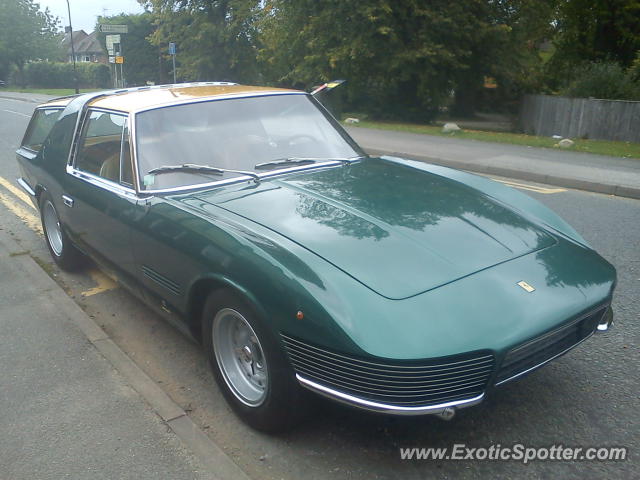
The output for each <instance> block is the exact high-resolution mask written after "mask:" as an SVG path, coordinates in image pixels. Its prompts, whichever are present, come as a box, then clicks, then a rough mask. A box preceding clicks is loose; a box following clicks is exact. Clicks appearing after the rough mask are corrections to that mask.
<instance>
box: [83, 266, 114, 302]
mask: <svg viewBox="0 0 640 480" xmlns="http://www.w3.org/2000/svg"><path fill="white" fill-rule="evenodd" d="M88 273H89V276H90V277H91V279H92V280H93V281H94V282H96V286H95V287H93V288H90V289H89V290H85V291H84V292H82V296H83V297H90V296H92V295H97V294H98V293H102V292H108V291H109V290H115V289H116V288H118V284H117V283H116V282H115V281H114V280H112V279H111V278H110V277H109V276H107V275H106V274H104V273H103V272H102V271H100V270H98V269H95V268H93V269H91V270H89V272H88Z"/></svg>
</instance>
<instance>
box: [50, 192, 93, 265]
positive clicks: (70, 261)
mask: <svg viewBox="0 0 640 480" xmlns="http://www.w3.org/2000/svg"><path fill="white" fill-rule="evenodd" d="M39 205H40V221H41V222H42V231H43V233H44V239H45V242H46V243H47V248H48V249H49V253H50V254H51V256H52V257H53V260H54V261H55V262H56V264H57V265H58V266H59V267H60V268H61V269H62V270H67V271H76V270H78V269H80V268H81V267H82V266H83V265H84V261H85V257H84V255H83V254H82V253H81V252H80V250H78V249H77V248H76V246H75V245H74V244H73V243H72V242H71V240H70V239H69V237H68V236H67V234H66V232H65V229H64V226H63V225H62V223H61V222H60V217H59V216H58V211H57V209H56V207H55V205H54V203H53V200H52V199H51V195H49V194H48V193H47V192H42V194H41V195H40V199H39ZM46 215H55V218H56V219H57V228H58V229H59V237H58V242H56V240H52V238H53V237H54V236H55V235H56V232H52V231H47V224H48V222H47V221H45V216H46ZM49 225H50V223H49ZM54 243H58V244H57V245H55V246H54Z"/></svg>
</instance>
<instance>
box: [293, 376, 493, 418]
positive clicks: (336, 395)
mask: <svg viewBox="0 0 640 480" xmlns="http://www.w3.org/2000/svg"><path fill="white" fill-rule="evenodd" d="M296 379H297V380H298V382H299V383H300V385H302V386H303V387H305V388H307V389H309V390H312V391H314V392H316V393H319V394H320V395H324V396H326V397H329V398H331V399H333V400H336V401H339V402H341V403H345V404H347V405H351V406H352V407H357V408H362V409H365V410H370V411H373V412H379V413H388V414H393V415H432V414H438V413H442V412H443V411H444V410H446V409H447V408H452V407H457V408H465V407H470V406H472V405H477V404H478V403H480V402H481V401H482V399H483V398H484V393H481V394H480V395H478V396H477V397H473V398H467V399H464V400H455V401H451V402H446V403H439V404H437V405H428V406H424V407H401V406H398V405H389V404H385V403H378V402H372V401H370V400H365V399H363V398H359V397H355V396H353V395H349V394H347V393H343V392H340V391H338V390H334V389H332V388H328V387H325V386H324V385H320V384H318V383H316V382H314V381H312V380H309V379H308V378H305V377H303V376H302V375H300V374H298V373H296Z"/></svg>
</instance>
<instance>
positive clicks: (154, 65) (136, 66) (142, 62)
mask: <svg viewBox="0 0 640 480" xmlns="http://www.w3.org/2000/svg"><path fill="white" fill-rule="evenodd" d="M100 23H104V24H112V25H127V26H128V27H129V33H126V34H122V35H120V39H121V42H122V45H121V46H122V52H123V54H124V57H125V64H124V72H125V78H126V81H127V85H129V86H131V85H145V84H146V82H154V83H166V82H167V74H166V72H167V71H168V62H167V60H166V58H165V57H164V55H163V51H162V48H159V47H158V46H156V45H153V44H152V43H151V41H150V38H151V36H152V35H153V33H154V32H155V29H156V27H155V25H154V18H153V16H152V14H151V13H141V14H135V15H129V14H124V13H122V14H120V15H114V16H110V17H98V24H100ZM105 37H106V34H103V33H100V34H99V38H100V42H101V43H102V45H103V46H105V48H106V41H105Z"/></svg>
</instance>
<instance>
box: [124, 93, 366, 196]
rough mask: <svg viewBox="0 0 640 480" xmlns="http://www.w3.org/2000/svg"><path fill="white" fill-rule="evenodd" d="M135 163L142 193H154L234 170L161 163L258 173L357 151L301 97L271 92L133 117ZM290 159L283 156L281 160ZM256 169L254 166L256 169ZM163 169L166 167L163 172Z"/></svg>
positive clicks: (354, 154) (227, 175) (230, 174)
mask: <svg viewBox="0 0 640 480" xmlns="http://www.w3.org/2000/svg"><path fill="white" fill-rule="evenodd" d="M136 137H137V157H138V168H139V173H140V178H141V180H142V181H141V183H142V185H141V188H142V189H143V190H159V189H168V188H176V187H181V186H186V185H196V184H200V183H209V182H215V181H220V180H221V179H227V178H231V177H234V176H236V177H237V176H239V175H242V174H241V173H238V172H224V173H223V175H222V176H220V175H217V176H216V175H212V174H211V172H207V171H206V170H204V169H201V170H200V171H198V170H195V169H185V170H180V169H174V170H173V171H170V172H168V174H165V175H158V174H154V173H150V172H149V171H150V170H153V169H156V172H157V169H159V168H160V167H164V166H172V165H184V164H197V165H206V166H211V167H217V168H220V169H228V170H246V171H250V172H253V171H256V172H259V173H265V171H266V167H265V166H264V165H262V166H260V164H264V163H266V162H274V161H280V163H275V164H274V165H272V166H271V167H270V168H268V170H269V171H273V170H277V169H278V168H289V167H295V166H299V165H304V164H309V165H311V164H313V163H314V162H300V161H298V162H297V163H296V161H295V160H294V159H300V158H313V159H314V160H315V161H316V162H321V161H324V160H330V159H345V158H354V157H358V156H360V155H362V152H361V151H360V150H359V149H358V147H357V145H355V144H354V143H353V142H352V141H351V140H350V139H349V137H348V136H347V135H346V134H345V133H344V132H343V131H342V129H341V127H340V126H339V125H336V122H335V121H334V120H333V119H331V118H330V116H328V115H327V114H326V113H325V112H323V111H322V110H321V109H320V108H318V107H317V106H316V105H315V103H314V101H313V100H311V98H309V97H308V96H307V95H302V94H292V95H272V96H264V97H249V98H235V99H226V100H215V101H209V102H200V103H191V104H187V105H176V106H172V107H165V108H159V109H155V110H149V111H146V112H142V113H140V114H138V116H137V117H136ZM283 159H285V160H286V159H292V160H291V161H288V162H287V161H284V162H283V161H282V160H283ZM256 166H258V168H256ZM165 173H167V172H165Z"/></svg>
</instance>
